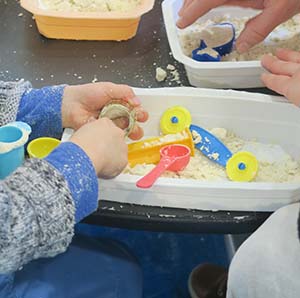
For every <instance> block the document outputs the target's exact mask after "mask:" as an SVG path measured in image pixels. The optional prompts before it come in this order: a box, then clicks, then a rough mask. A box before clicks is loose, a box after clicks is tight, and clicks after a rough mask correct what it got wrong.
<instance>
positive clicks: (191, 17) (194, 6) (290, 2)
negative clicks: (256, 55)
mask: <svg viewBox="0 0 300 298" xmlns="http://www.w3.org/2000/svg"><path fill="white" fill-rule="evenodd" d="M221 5H231V6H241V7H248V8H254V9H259V10H261V13H259V14H258V15H257V16H255V17H253V18H252V19H250V20H249V21H248V22H247V23H246V26H245V28H244V30H243V31H242V32H241V34H240V36H239V37H238V39H237V41H236V47H237V51H238V52H240V53H244V52H246V51H248V50H249V49H250V48H251V47H253V46H254V45H256V44H258V43H259V42H261V41H263V40H264V39H265V38H266V37H267V35H268V34H269V33H270V32H271V31H272V30H273V29H274V28H275V27H277V26H278V25H279V24H281V23H283V22H285V21H287V20H288V19H289V18H291V17H292V16H294V15H295V14H297V13H299V12H300V1H299V0H185V1H184V3H183V6H182V8H181V10H180V11H179V16H180V18H179V20H178V22H177V26H178V27H179V28H185V27H187V26H189V25H191V24H192V23H193V22H195V21H196V20H197V19H198V18H199V17H201V16H203V15H204V14H206V13H207V12H209V11H210V10H211V9H213V8H216V7H218V6H221Z"/></svg>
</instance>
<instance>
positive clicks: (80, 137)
mask: <svg viewBox="0 0 300 298" xmlns="http://www.w3.org/2000/svg"><path fill="white" fill-rule="evenodd" d="M70 142H73V143H75V144H77V145H78V146H80V147H81V148H82V149H83V150H84V151H85V153H86V154H87V155H88V156H89V158H90V160H91V161H92V163H93V165H94V167H95V170H96V172H97V175H98V176H99V177H100V178H104V179H108V178H113V177H115V176H117V175H118V174H120V173H121V172H122V170H123V169H124V168H125V167H126V165H127V144H126V142H125V133H124V131H123V130H122V129H120V128H118V127H117V126H116V125H115V124H114V123H113V122H112V121H111V120H110V119H108V118H101V119H98V120H94V121H92V122H90V123H87V124H86V125H83V126H82V127H81V128H79V129H78V130H77V131H76V132H75V133H74V134H73V136H72V137H71V139H70Z"/></svg>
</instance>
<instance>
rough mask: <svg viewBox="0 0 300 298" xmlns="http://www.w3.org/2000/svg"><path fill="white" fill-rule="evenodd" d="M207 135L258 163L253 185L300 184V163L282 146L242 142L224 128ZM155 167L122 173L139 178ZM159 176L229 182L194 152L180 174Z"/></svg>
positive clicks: (214, 165)
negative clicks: (247, 153)
mask: <svg viewBox="0 0 300 298" xmlns="http://www.w3.org/2000/svg"><path fill="white" fill-rule="evenodd" d="M210 132H211V133H213V134H215V136H216V137H218V138H220V139H222V142H224V144H225V145H226V146H227V147H228V149H229V150H230V151H231V152H232V153H233V154H234V153H236V152H239V151H244V150H249V151H250V152H252V153H253V154H254V155H255V156H256V158H257V159H258V161H259V170H258V173H257V176H256V177H255V179H254V181H255V182H274V183H284V182H298V183H299V182H300V161H296V160H294V159H293V158H292V157H291V156H290V155H289V154H287V153H286V152H285V151H284V150H283V149H282V148H281V146H279V145H273V144H262V143H259V142H256V141H253V140H249V141H248V140H244V139H242V138H241V137H238V136H236V135H235V134H234V133H233V132H230V131H227V130H226V129H225V128H213V129H211V130H210ZM192 135H193V138H195V137H197V135H196V134H195V133H193V132H192ZM198 137H199V135H198ZM200 137H201V136H200ZM270 156H273V158H270ZM274 156H275V157H274ZM212 158H214V159H215V160H217V159H218V158H219V155H218V153H212ZM154 166H155V165H153V164H152V165H145V164H138V165H136V166H134V167H132V168H130V167H129V166H128V167H127V168H126V169H125V172H126V173H129V174H132V175H140V176H142V175H146V174H147V173H148V172H149V171H150V170H151V169H153V168H154ZM162 176H163V177H171V178H185V179H195V180H201V181H229V179H228V177H227V174H226V171H225V169H224V168H223V167H221V166H219V165H218V164H217V163H215V162H213V161H211V160H209V159H208V158H207V157H205V156H204V155H203V154H202V153H201V152H200V151H198V150H195V156H192V157H191V159H190V162H189V164H188V166H187V167H186V168H185V169H184V170H183V171H181V172H177V173H175V172H170V171H166V172H165V173H163V174H162Z"/></svg>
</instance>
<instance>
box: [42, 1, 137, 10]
mask: <svg viewBox="0 0 300 298" xmlns="http://www.w3.org/2000/svg"><path fill="white" fill-rule="evenodd" d="M43 4H44V5H45V6H46V8H47V9H52V10H56V11H72V12H110V11H115V12H128V11H130V10H132V9H134V8H136V7H137V6H138V5H140V4H141V0H43Z"/></svg>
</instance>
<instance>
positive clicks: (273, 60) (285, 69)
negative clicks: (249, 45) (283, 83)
mask: <svg viewBox="0 0 300 298" xmlns="http://www.w3.org/2000/svg"><path fill="white" fill-rule="evenodd" d="M261 65H262V66H263V67H264V68H265V69H267V70H268V71H269V72H271V73H273V74H278V75H284V76H292V75H293V74H295V72H297V71H298V70H299V68H300V64H297V63H294V62H286V61H282V60H279V59H278V58H277V57H274V56H271V55H264V56H263V57H262V59H261Z"/></svg>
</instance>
